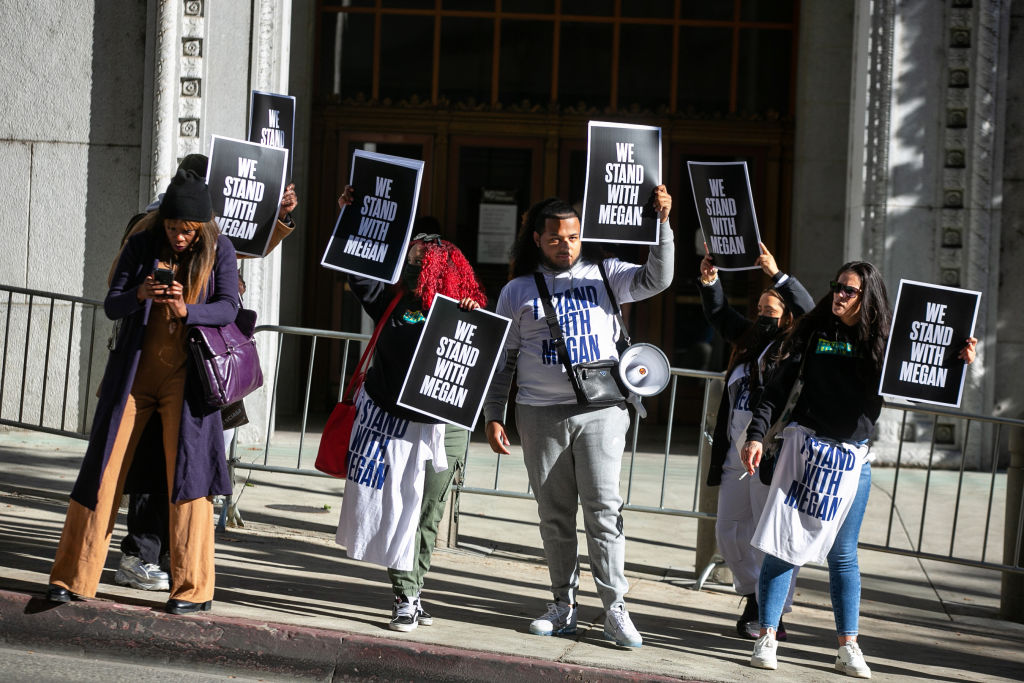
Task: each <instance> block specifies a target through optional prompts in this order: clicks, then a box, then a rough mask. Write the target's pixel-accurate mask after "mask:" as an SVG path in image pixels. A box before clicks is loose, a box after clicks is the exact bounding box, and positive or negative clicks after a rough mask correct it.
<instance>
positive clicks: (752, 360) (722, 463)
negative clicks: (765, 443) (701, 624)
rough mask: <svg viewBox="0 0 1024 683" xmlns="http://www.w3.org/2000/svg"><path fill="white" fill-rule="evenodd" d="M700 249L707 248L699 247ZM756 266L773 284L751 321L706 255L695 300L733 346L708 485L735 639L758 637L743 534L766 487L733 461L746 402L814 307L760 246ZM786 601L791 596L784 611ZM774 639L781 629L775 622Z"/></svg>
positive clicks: (755, 569) (753, 561) (742, 434)
mask: <svg viewBox="0 0 1024 683" xmlns="http://www.w3.org/2000/svg"><path fill="white" fill-rule="evenodd" d="M705 248H706V247H705ZM757 264H758V265H759V266H761V270H763V271H764V273H765V275H767V276H768V277H770V278H771V279H772V286H771V287H769V288H768V289H766V290H764V291H763V292H761V296H760V297H759V298H758V301H757V320H748V319H747V318H746V317H745V316H743V315H742V314H741V313H739V312H738V311H737V310H736V309H734V308H732V307H730V306H729V305H728V303H727V301H726V298H725V290H724V289H723V288H722V284H721V282H720V281H719V279H718V269H717V268H715V266H714V264H713V263H712V261H711V257H710V256H705V257H704V259H703V260H702V261H701V263H700V288H699V290H700V298H701V303H702V304H703V306H704V316H705V317H706V318H707V320H708V322H709V323H711V325H712V327H714V328H715V331H716V332H718V333H719V334H720V335H722V337H723V338H724V339H725V340H726V341H727V342H729V343H730V344H732V353H731V354H730V356H729V365H728V367H727V368H726V371H725V376H726V380H725V384H726V386H725V391H723V392H722V400H721V403H720V404H719V407H718V421H717V423H716V424H715V434H714V440H713V441H712V446H711V465H710V467H709V469H708V479H707V484H708V486H721V487H722V488H721V489H720V490H719V493H718V511H717V515H716V520H715V540H716V541H717V542H718V550H719V552H720V553H721V554H722V557H724V558H725V562H726V564H728V565H729V569H730V570H732V585H733V588H734V589H735V590H736V592H737V593H739V594H740V595H742V596H743V597H744V598H745V599H746V605H745V607H744V609H743V613H742V614H741V615H740V618H739V620H738V621H737V622H736V632H737V634H739V636H740V637H741V638H750V639H756V638H757V637H758V635H759V628H760V624H759V623H758V608H757V596H756V587H757V580H758V576H759V575H760V572H761V558H762V557H763V553H762V552H761V551H760V550H757V549H756V548H754V547H753V546H751V545H750V537H751V536H752V535H753V533H754V529H755V528H756V527H757V521H758V520H759V519H760V518H761V510H762V509H763V508H764V503H765V498H767V496H768V487H767V486H765V485H764V484H763V483H762V482H761V479H760V478H759V477H747V476H746V472H745V471H744V467H743V464H742V463H741V462H740V449H741V448H742V447H743V442H744V441H745V438H746V432H747V425H749V424H750V417H751V414H750V405H751V397H752V396H753V395H755V394H756V393H757V391H758V390H759V389H760V387H761V386H762V384H763V383H764V381H765V380H766V379H767V378H768V377H769V375H770V373H771V371H772V369H773V367H774V361H775V358H776V355H777V354H776V353H775V351H777V350H778V344H777V341H779V340H780V339H781V338H782V336H783V335H784V334H785V333H786V332H787V331H789V329H790V328H791V327H792V325H793V321H794V320H796V319H797V318H799V317H800V316H802V315H803V314H804V313H806V312H807V311H809V310H811V309H812V308H813V307H814V299H812V298H811V295H810V294H809V293H808V292H807V290H806V289H805V288H804V286H803V285H802V284H800V281H799V280H797V279H796V278H795V277H792V276H789V275H786V274H785V273H783V272H782V271H781V270H779V267H778V265H777V264H776V263H775V257H774V256H772V255H771V253H770V252H769V251H768V249H767V247H765V245H764V244H761V256H760V257H758V260H757ZM792 602H793V599H792V591H790V594H789V597H788V598H787V599H786V605H785V611H789V608H790V607H791V605H792ZM777 638H778V639H779V640H785V639H786V630H785V627H784V626H783V625H782V622H781V621H780V622H779V628H778V631H777Z"/></svg>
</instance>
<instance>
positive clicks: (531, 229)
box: [510, 197, 602, 277]
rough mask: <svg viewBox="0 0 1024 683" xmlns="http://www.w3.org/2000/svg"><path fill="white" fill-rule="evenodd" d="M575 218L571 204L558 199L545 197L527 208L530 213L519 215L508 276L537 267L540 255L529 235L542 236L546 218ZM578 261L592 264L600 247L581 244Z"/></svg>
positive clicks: (517, 274) (523, 273) (599, 257)
mask: <svg viewBox="0 0 1024 683" xmlns="http://www.w3.org/2000/svg"><path fill="white" fill-rule="evenodd" d="M579 217H580V215H579V213H577V212H576V209H575V208H573V206H572V204H570V203H569V202H567V201H565V200H563V199H559V198H558V197H548V198H547V199H544V200H541V201H539V202H537V203H536V204H534V205H533V206H531V207H530V210H529V211H527V212H526V213H525V214H523V221H522V224H521V225H520V228H519V235H518V237H516V242H515V244H513V245H512V264H511V267H510V271H511V275H512V277H519V276H520V275H529V274H530V273H532V272H533V271H535V270H537V267H538V266H539V265H540V264H541V261H542V258H543V256H542V255H541V251H540V247H538V246H537V243H536V242H535V241H534V239H533V236H534V235H543V234H544V227H545V225H546V224H547V221H548V219H549V218H551V219H554V220H556V221H562V220H566V219H568V218H576V219H579ZM580 258H581V259H585V260H587V261H593V262H595V263H596V262H598V261H600V260H601V258H602V253H601V248H600V247H599V246H598V245H597V244H596V243H595V242H584V243H583V250H582V252H581V253H580Z"/></svg>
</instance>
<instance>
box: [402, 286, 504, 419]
mask: <svg viewBox="0 0 1024 683" xmlns="http://www.w3.org/2000/svg"><path fill="white" fill-rule="evenodd" d="M510 322H511V321H510V320H509V319H508V318H506V317H504V316H500V315H497V314H496V313H491V312H490V311H487V310H484V309H483V308H478V309H476V310H474V311H464V310H462V309H461V308H459V302H458V301H456V300H455V299H450V298H448V297H446V296H441V295H440V294H438V295H435V296H434V303H433V305H431V307H430V312H429V313H427V320H426V322H425V323H424V327H423V333H422V334H421V335H420V341H419V344H417V346H416V352H415V354H413V357H412V364H411V365H410V367H409V372H408V374H407V375H406V376H405V382H404V383H403V384H402V391H401V392H400V393H399V395H398V405H400V406H402V407H403V408H409V409H410V410H415V411H416V412H418V413H423V414H424V415H429V416H430V417H432V418H435V419H437V420H442V421H444V422H448V423H450V424H453V425H457V426H459V427H463V428H465V429H468V430H470V431H472V430H473V428H474V427H475V426H476V420H477V417H479V415H480V409H481V408H482V407H483V402H484V396H485V395H486V394H487V388H488V387H489V386H490V384H491V378H492V377H493V376H494V371H495V370H496V369H497V367H498V359H499V358H504V357H505V356H504V349H505V337H506V336H507V335H508V327H509V323H510Z"/></svg>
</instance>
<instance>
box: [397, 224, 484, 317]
mask: <svg viewBox="0 0 1024 683" xmlns="http://www.w3.org/2000/svg"><path fill="white" fill-rule="evenodd" d="M417 243H422V244H423V245H424V246H425V248H424V251H423V257H422V261H421V268H420V277H419V281H418V282H419V284H418V286H417V290H419V296H420V298H421V299H422V300H423V307H424V310H428V309H429V308H430V304H431V303H433V301H434V295H435V294H442V295H444V296H447V297H451V298H452V299H457V300H462V299H465V298H467V297H468V298H470V299H472V300H473V301H475V302H477V303H478V304H480V305H481V306H486V305H487V294H485V293H484V288H483V286H482V285H481V284H480V280H479V279H478V278H477V276H476V273H474V272H473V266H471V265H469V261H467V260H466V257H465V255H464V254H463V253H462V252H461V251H460V250H459V248H458V247H456V246H455V245H454V244H452V243H451V242H449V241H447V240H442V239H440V238H437V239H430V240H413V244H417Z"/></svg>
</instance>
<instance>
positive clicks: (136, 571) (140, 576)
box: [114, 555, 171, 591]
mask: <svg viewBox="0 0 1024 683" xmlns="http://www.w3.org/2000/svg"><path fill="white" fill-rule="evenodd" d="M114 583H116V584H117V585H118V586H131V587H132V588H138V589H139V590H144V591H165V590H170V588H171V577H170V576H168V574H167V572H165V571H163V570H162V569H160V567H158V566H157V565H155V564H145V563H144V562H143V561H142V559H141V558H139V557H135V556H133V555H122V556H121V565H120V566H119V567H118V568H117V573H116V574H114Z"/></svg>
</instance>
